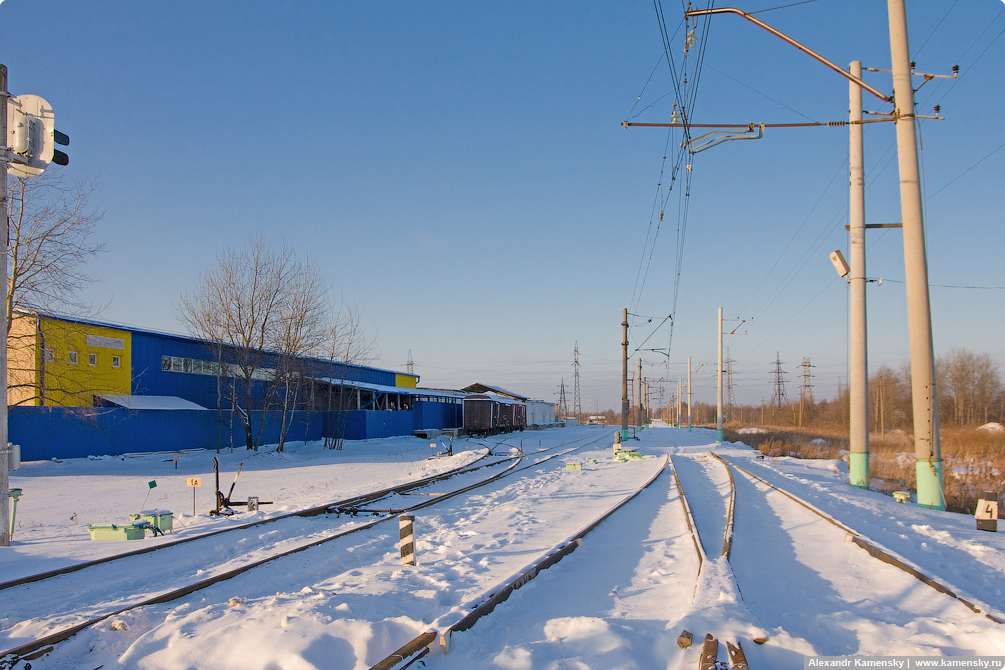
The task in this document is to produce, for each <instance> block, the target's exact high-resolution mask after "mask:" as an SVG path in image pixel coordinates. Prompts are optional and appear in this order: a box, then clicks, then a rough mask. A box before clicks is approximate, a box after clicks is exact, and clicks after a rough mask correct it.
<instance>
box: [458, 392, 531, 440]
mask: <svg viewBox="0 0 1005 670" xmlns="http://www.w3.org/2000/svg"><path fill="white" fill-rule="evenodd" d="M526 426H527V405H526V404H525V403H523V402H520V401H518V400H513V399H511V398H506V397H504V396H499V395H495V394H489V393H472V394H471V395H468V396H465V397H464V430H465V431H466V432H467V433H468V435H495V434H496V433H509V432H511V431H514V430H523V429H524V428H525V427H526Z"/></svg>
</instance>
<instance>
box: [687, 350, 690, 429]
mask: <svg viewBox="0 0 1005 670" xmlns="http://www.w3.org/2000/svg"><path fill="white" fill-rule="evenodd" d="M687 432H689V433H690V432H691V357H690V356H688V357H687Z"/></svg>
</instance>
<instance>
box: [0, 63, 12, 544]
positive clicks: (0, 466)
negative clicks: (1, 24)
mask: <svg viewBox="0 0 1005 670" xmlns="http://www.w3.org/2000/svg"><path fill="white" fill-rule="evenodd" d="M7 97H8V95H7V66H6V65H0V137H2V138H3V140H2V142H0V152H2V153H0V218H2V220H3V222H4V234H3V243H2V244H3V262H2V263H0V265H3V286H4V287H5V288H6V286H7V236H8V234H9V233H8V230H7ZM2 311H3V346H2V347H0V379H3V389H4V390H3V412H0V547H9V546H10V507H9V506H10V496H9V495H8V493H7V489H8V486H9V483H8V478H7V454H6V453H3V452H5V451H6V448H7V309H6V307H5V308H4V309H3V310H2Z"/></svg>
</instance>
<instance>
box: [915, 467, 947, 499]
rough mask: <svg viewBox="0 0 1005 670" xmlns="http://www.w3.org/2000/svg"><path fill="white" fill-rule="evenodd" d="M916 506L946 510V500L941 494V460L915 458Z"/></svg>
mask: <svg viewBox="0 0 1005 670" xmlns="http://www.w3.org/2000/svg"><path fill="white" fill-rule="evenodd" d="M914 472H915V476H916V477H917V481H918V483H917V486H916V488H917V490H918V505H919V506H921V507H927V508H929V509H940V510H944V509H946V498H945V496H944V495H943V493H942V459H941V458H916V459H915V470H914Z"/></svg>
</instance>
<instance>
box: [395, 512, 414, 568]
mask: <svg viewBox="0 0 1005 670" xmlns="http://www.w3.org/2000/svg"><path fill="white" fill-rule="evenodd" d="M398 531H399V535H400V537H401V540H400V542H399V543H398V544H399V546H400V547H401V564H402V565H415V517H414V516H406V515H404V514H403V515H401V516H399V517H398Z"/></svg>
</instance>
